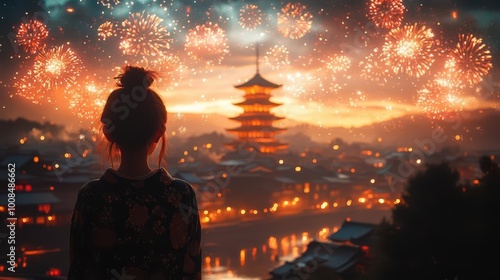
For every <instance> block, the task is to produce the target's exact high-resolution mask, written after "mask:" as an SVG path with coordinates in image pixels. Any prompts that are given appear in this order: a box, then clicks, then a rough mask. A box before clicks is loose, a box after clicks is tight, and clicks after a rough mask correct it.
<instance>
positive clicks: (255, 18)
mask: <svg viewBox="0 0 500 280" xmlns="http://www.w3.org/2000/svg"><path fill="white" fill-rule="evenodd" d="M239 23H240V25H241V27H243V28H245V29H247V30H254V29H255V28H257V26H259V25H260V24H261V23H262V11H261V10H260V9H259V7H258V6H256V5H253V4H247V5H245V6H243V8H241V10H240V22H239Z"/></svg>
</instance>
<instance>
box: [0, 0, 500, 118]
mask: <svg viewBox="0 0 500 280" xmlns="http://www.w3.org/2000/svg"><path fill="white" fill-rule="evenodd" d="M460 2H461V1H451V0H445V1H430V0H429V1H402V4H403V5H404V10H403V14H402V15H403V17H402V21H401V23H400V24H398V26H400V27H403V26H411V25H413V24H418V25H419V26H425V27H426V28H427V29H430V30H432V34H433V37H432V42H430V43H431V44H432V47H431V51H432V57H433V58H432V62H431V63H429V65H430V66H429V68H428V69H427V68H426V69H425V71H423V73H422V75H414V74H413V73H410V72H409V71H407V72H405V71H400V72H398V73H395V72H394V71H395V70H394V69H393V68H394V67H392V66H391V65H390V63H389V62H390V61H389V60H387V61H389V62H387V61H386V62H379V66H380V65H382V66H380V67H379V68H380V69H375V70H372V72H369V74H368V75H367V74H366V69H368V68H367V67H368V66H370V65H371V66H373V65H374V61H375V60H373V58H374V57H376V56H374V53H375V54H376V53H380V52H382V51H383V49H384V46H385V42H386V40H387V39H386V37H387V34H388V33H389V32H390V31H391V30H390V29H388V28H384V27H382V26H380V27H377V26H376V24H375V23H374V20H375V18H373V17H371V16H370V10H369V4H370V0H362V1H301V2H300V1H299V2H297V1H291V2H280V1H230V0H226V1H200V0H197V1H193V0H190V1H188V0H185V1H178V0H156V1H155V0H136V1H127V0H120V1H118V0H102V1H97V0H95V1H85V0H80V1H73V0H46V1H40V2H36V1H3V3H2V4H1V5H2V7H1V18H0V24H1V25H2V33H1V35H2V41H1V44H2V45H1V47H0V58H1V61H2V63H1V64H2V68H3V69H4V70H2V73H1V74H0V86H2V88H1V92H0V114H1V115H0V117H1V118H15V117H17V116H25V117H28V118H31V119H35V120H51V121H55V122H57V123H66V124H71V123H74V124H77V123H79V122H81V121H82V119H81V118H80V117H81V111H78V110H79V109H84V110H86V111H89V110H87V109H86V108H88V107H87V106H93V105H92V104H90V103H89V102H88V98H87V99H86V97H85V96H92V95H88V94H87V93H85V92H84V91H85V88H89V87H90V86H89V83H92V86H91V87H92V88H94V87H97V88H99V89H105V88H107V89H109V88H112V86H113V79H112V78H113V77H114V76H115V75H116V73H117V72H116V69H115V68H116V67H121V66H123V65H124V64H125V63H134V64H141V65H144V66H147V67H148V68H151V69H153V70H159V71H160V73H161V74H162V75H163V79H162V80H161V81H157V82H156V87H155V89H157V90H158V92H159V93H161V95H162V96H163V97H164V98H165V101H166V104H167V109H168V111H169V112H174V113H175V112H177V113H197V114H205V115H211V114H220V115H223V116H227V117H232V116H235V115H237V114H239V113H241V112H242V111H241V109H240V108H238V107H236V106H233V105H232V103H235V102H239V101H241V99H242V92H241V91H239V90H237V89H235V88H234V85H237V84H240V83H243V82H245V81H246V80H248V79H250V78H252V77H253V75H254V74H255V71H256V65H255V53H256V52H255V45H256V44H257V42H258V45H259V54H260V55H259V69H260V73H261V74H262V76H264V77H265V78H266V79H268V80H270V81H271V82H274V83H277V84H281V85H283V87H282V88H280V89H277V90H275V91H273V98H272V100H273V101H275V102H279V103H283V105H282V106H279V107H277V108H275V109H273V111H272V112H274V113H276V114H277V115H280V116H285V117H287V118H289V119H291V120H294V121H299V122H305V123H310V124H314V125H319V126H325V127H329V126H343V127H351V126H362V125H368V124H371V123H374V122H380V121H384V120H388V119H391V118H395V117H399V116H403V115H411V114H417V113H425V112H426V110H431V111H432V110H435V109H436V108H434V107H436V106H438V107H439V108H438V109H439V110H444V109H443V105H439V104H440V103H439V102H436V103H437V104H438V105H435V103H432V101H433V99H432V98H431V100H428V99H426V100H424V101H425V102H427V103H425V104H424V105H422V102H423V101H422V98H421V97H420V96H421V93H422V91H423V90H424V91H425V90H429V89H430V90H431V91H432V89H433V88H430V87H431V86H430V84H432V83H431V82H432V81H433V80H434V79H435V78H436V75H437V74H439V73H442V72H443V69H444V64H445V62H446V61H447V59H448V55H449V54H450V53H451V52H452V50H453V49H454V48H455V46H456V44H457V42H458V40H459V35H460V34H471V35H473V36H475V37H476V38H480V39H481V40H482V42H481V43H482V44H484V45H485V48H486V49H488V51H489V52H490V53H491V57H492V66H493V68H492V69H491V70H488V73H487V74H486V77H485V78H484V80H483V82H480V83H478V84H474V85H471V86H459V87H456V88H455V87H454V88H452V89H450V90H453V95H454V94H455V93H456V91H460V96H459V97H460V108H458V109H457V108H451V110H465V109H477V108H490V107H492V106H497V105H498V100H499V97H498V81H499V80H500V79H499V78H498V72H496V70H497V68H498V66H499V65H498V61H499V60H498V57H500V55H499V54H498V46H499V41H498V40H499V37H500V35H499V33H498V32H497V31H498V26H499V25H498V24H499V23H500V17H499V16H498V15H499V12H500V10H499V8H498V4H497V3H496V2H495V1H474V3H473V4H467V5H465V4H460ZM287 4H289V5H287ZM292 4H293V5H292ZM251 5H253V6H251ZM290 5H292V6H290ZM294 9H295V10H294ZM242 14H243V16H242ZM146 15H149V16H150V18H149V19H150V20H151V19H153V18H156V20H157V22H156V23H154V24H156V25H155V28H156V29H155V30H156V32H155V33H154V34H151V33H149V34H148V33H144V34H143V37H145V38H144V39H145V42H146V43H144V44H143V45H140V44H139V43H138V41H137V39H138V38H139V37H140V36H141V34H140V33H139V35H137V34H138V33H131V32H132V31H133V30H132V29H133V26H134V23H133V18H134V17H135V18H136V19H139V18H143V19H144V18H145V17H146ZM30 19H38V20H39V21H42V22H43V23H44V24H46V26H47V29H48V33H49V34H48V37H47V38H46V39H44V40H43V43H44V44H46V47H45V50H47V51H48V50H52V49H54V48H56V47H60V46H64V48H69V49H71V50H72V51H73V52H74V53H73V54H74V55H75V56H76V57H77V58H78V59H79V60H80V64H79V66H78V69H77V70H75V69H73V70H71V71H69V72H68V73H67V76H68V77H69V78H70V79H69V80H67V79H66V80H64V81H63V82H62V85H59V86H52V87H51V88H50V89H47V88H46V84H43V83H42V84H40V85H34V86H33V87H34V88H33V89H32V88H30V90H29V91H27V92H26V93H25V95H24V97H23V96H22V94H21V95H20V94H19V88H20V86H22V85H26V83H29V82H31V81H32V80H33V77H35V76H36V75H35V76H30V75H29V71H32V70H33V68H34V67H35V65H36V61H37V59H38V60H40V58H37V56H38V55H39V54H40V52H41V50H39V51H38V52H36V53H29V52H27V51H25V50H23V48H22V45H20V42H18V41H16V37H15V35H16V34H17V32H18V29H19V27H20V25H21V24H22V23H23V22H27V21H29V20H30ZM127 20H128V22H127ZM106 22H109V26H110V29H109V30H110V33H109V34H108V37H106V39H105V40H104V37H103V33H99V31H98V29H99V27H100V26H101V25H102V24H103V23H106ZM137 24H138V23H137V22H136V23H135V25H137ZM214 25H216V27H214ZM201 26H211V28H212V29H211V30H208V29H200V27H201ZM101 27H102V26H101ZM253 27H255V29H253ZM102 28H104V27H102ZM197 28H198V30H197ZM217 28H218V29H217ZM249 29H251V30H249ZM200 30H202V31H203V30H204V31H205V33H203V34H205V35H204V36H205V37H203V36H202V35H199V34H202V32H201V31H200ZM195 31H197V33H196V32H195ZM208 31H211V32H212V33H210V32H208ZM493 31H494V32H493ZM193 34H197V35H193ZM109 35H110V36H109ZM127 36H128V37H127ZM134 36H135V37H134ZM127 38H129V41H127ZM398 42H399V41H398ZM189 44H191V45H189ZM401 44H406V45H405V46H404V48H405V49H409V48H410V47H411V43H401ZM130 45H133V46H132V47H131V46H130ZM152 47H157V48H152ZM385 48H387V49H389V48H390V46H385ZM398 50H399V49H398ZM394 53H397V52H396V51H394ZM424 55H427V54H424ZM394 56H395V55H392V56H390V57H389V59H392V60H394ZM159 57H162V58H163V59H165V58H166V60H163V62H162V61H159V62H158V61H157V60H160V58H159ZM414 57H415V55H413V56H410V57H409V58H408V57H406V58H404V59H407V61H403V62H402V63H406V62H408V65H407V66H406V67H407V68H406V69H410V68H411V67H413V66H415V63H422V62H421V61H420V62H419V61H416V60H415V61H413V60H412V59H413V58H414ZM40 63H42V62H40ZM42 66H44V67H45V68H47V64H43V65H42ZM375 66H376V65H375ZM401 67H402V66H401ZM401 67H400V69H403V70H404V69H405V68H401ZM462 67H465V66H462ZM45 68H44V69H45ZM375 68H376V67H375ZM410 70H411V69H410ZM377 71H378V72H377ZM383 71H388V73H389V74H387V73H386V74H384V72H383ZM391 71H392V72H391ZM75 73H78V75H74V77H71V75H73V74H75ZM36 77H40V76H36ZM73 78H74V80H75V81H72V80H71V79H73ZM46 79H47V80H46V83H48V82H54V81H53V80H51V79H54V78H53V76H51V77H46ZM58 79H59V80H60V77H59V78H58ZM59 80H57V81H59ZM38 82H39V81H38ZM455 82H457V84H464V85H465V84H466V83H467V82H466V81H465V80H464V79H462V80H458V81H457V80H455ZM41 88H42V90H40V89H41ZM54 88H55V89H54ZM446 89H447V90H448V89H449V88H448V87H447V88H446ZM91 93H92V92H91ZM42 94H43V97H41V96H42ZM84 94H87V95H84ZM457 94H458V93H457ZM26 95H28V96H30V97H33V96H35V99H39V102H40V103H42V104H32V102H31V101H30V100H28V99H27V98H26ZM419 98H420V99H419ZM435 98H436V99H440V98H442V99H443V100H444V101H443V102H448V101H447V100H450V99H451V98H450V97H449V96H448V97H435ZM50 100H52V102H48V101H50ZM68 102H73V103H68ZM419 102H420V103H419ZM429 102H431V103H429ZM101 103H102V102H101ZM68 104H72V105H68ZM101 105H102V104H101ZM96 106H97V105H96ZM433 106H434V107H433ZM444 107H446V106H444ZM429 108H430V109H429ZM446 108H448V107H446ZM446 108H445V109H446ZM97 109H99V107H97ZM90 111H91V110H90ZM98 111H99V110H96V113H95V114H98ZM78 114H80V117H79V115H78ZM95 114H94V116H93V117H95ZM87 118H88V117H87ZM86 123H88V119H83V124H84V125H85V124H86Z"/></svg>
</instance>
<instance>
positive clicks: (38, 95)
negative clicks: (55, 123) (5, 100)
mask: <svg viewBox="0 0 500 280" xmlns="http://www.w3.org/2000/svg"><path fill="white" fill-rule="evenodd" d="M14 88H15V89H16V95H18V96H20V97H22V98H24V99H26V100H28V101H30V102H32V103H33V104H37V105H42V104H46V103H49V104H52V103H55V101H54V98H53V94H52V92H51V91H50V90H47V89H46V88H45V87H44V85H43V84H42V83H41V82H40V81H39V80H38V79H36V78H35V73H34V72H33V71H32V70H31V69H30V70H28V71H27V72H26V74H25V75H22V76H20V77H16V78H15V82H14Z"/></svg>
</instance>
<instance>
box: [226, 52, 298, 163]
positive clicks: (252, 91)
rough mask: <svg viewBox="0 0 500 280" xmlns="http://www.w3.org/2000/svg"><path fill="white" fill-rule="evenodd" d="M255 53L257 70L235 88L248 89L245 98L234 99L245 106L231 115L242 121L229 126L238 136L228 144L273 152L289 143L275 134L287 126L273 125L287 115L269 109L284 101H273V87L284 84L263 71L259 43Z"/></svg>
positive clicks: (233, 148)
mask: <svg viewBox="0 0 500 280" xmlns="http://www.w3.org/2000/svg"><path fill="white" fill-rule="evenodd" d="M256 53H257V59H256V60H257V63H256V66H257V73H256V74H255V76H254V77H253V78H251V79H250V80H249V81H247V82H246V83H243V84H240V85H236V86H235V88H237V89H240V90H243V91H244V92H245V94H244V95H243V98H244V101H242V102H238V103H233V105H236V106H239V107H241V108H243V113H242V114H240V115H239V116H236V117H232V118H230V119H231V120H235V121H237V122H240V124H241V125H240V126H239V127H236V128H230V129H226V131H227V132H229V133H233V134H236V136H238V138H237V139H236V140H235V141H233V142H231V143H227V144H225V146H226V147H227V148H229V149H231V150H234V151H239V150H241V149H247V150H255V151H257V152H260V153H262V154H274V153H276V152H278V151H280V150H285V149H287V148H288V144H286V143H281V142H279V141H277V140H276V139H275V138H274V137H275V136H276V134H278V133H280V132H283V131H285V130H286V129H285V128H278V127H274V126H273V122H275V121H278V120H282V119H284V118H283V117H278V116H275V115H274V114H273V113H271V112H270V111H271V109H272V108H274V107H277V106H280V105H282V104H281V103H276V102H272V101H270V98H271V91H272V90H274V89H277V88H281V85H278V84H275V83H272V82H270V81H268V80H266V79H264V78H263V77H262V76H261V75H260V73H259V50H258V47H256Z"/></svg>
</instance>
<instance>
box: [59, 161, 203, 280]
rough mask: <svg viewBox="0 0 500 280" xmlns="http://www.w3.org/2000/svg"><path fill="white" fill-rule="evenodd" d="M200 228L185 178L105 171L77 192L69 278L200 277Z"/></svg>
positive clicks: (160, 172)
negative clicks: (130, 176) (125, 175)
mask: <svg viewBox="0 0 500 280" xmlns="http://www.w3.org/2000/svg"><path fill="white" fill-rule="evenodd" d="M200 230H201V229H200V222H199V217H198V209H197V202H196V196H195V193H194V190H193V188H192V187H191V185H189V184H188V183H187V182H185V181H182V180H179V179H174V178H172V177H171V176H170V175H169V174H168V172H167V171H166V170H165V169H163V168H159V169H156V170H153V171H152V172H150V173H149V174H147V175H145V176H142V177H140V178H133V179H131V178H125V177H124V176H123V175H120V174H118V173H117V172H116V171H114V170H112V169H107V170H106V171H105V173H104V175H103V176H102V177H101V178H100V179H98V180H93V181H90V182H88V183H87V184H85V185H84V186H83V187H82V188H81V190H80V192H79V194H78V198H77V203H76V206H75V211H74V214H73V219H72V227H71V248H72V252H71V258H72V262H71V266H70V271H69V275H68V279H106V280H109V279H134V280H139V279H200V278H201V275H200V271H201V251H200V238H201V233H200Z"/></svg>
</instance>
